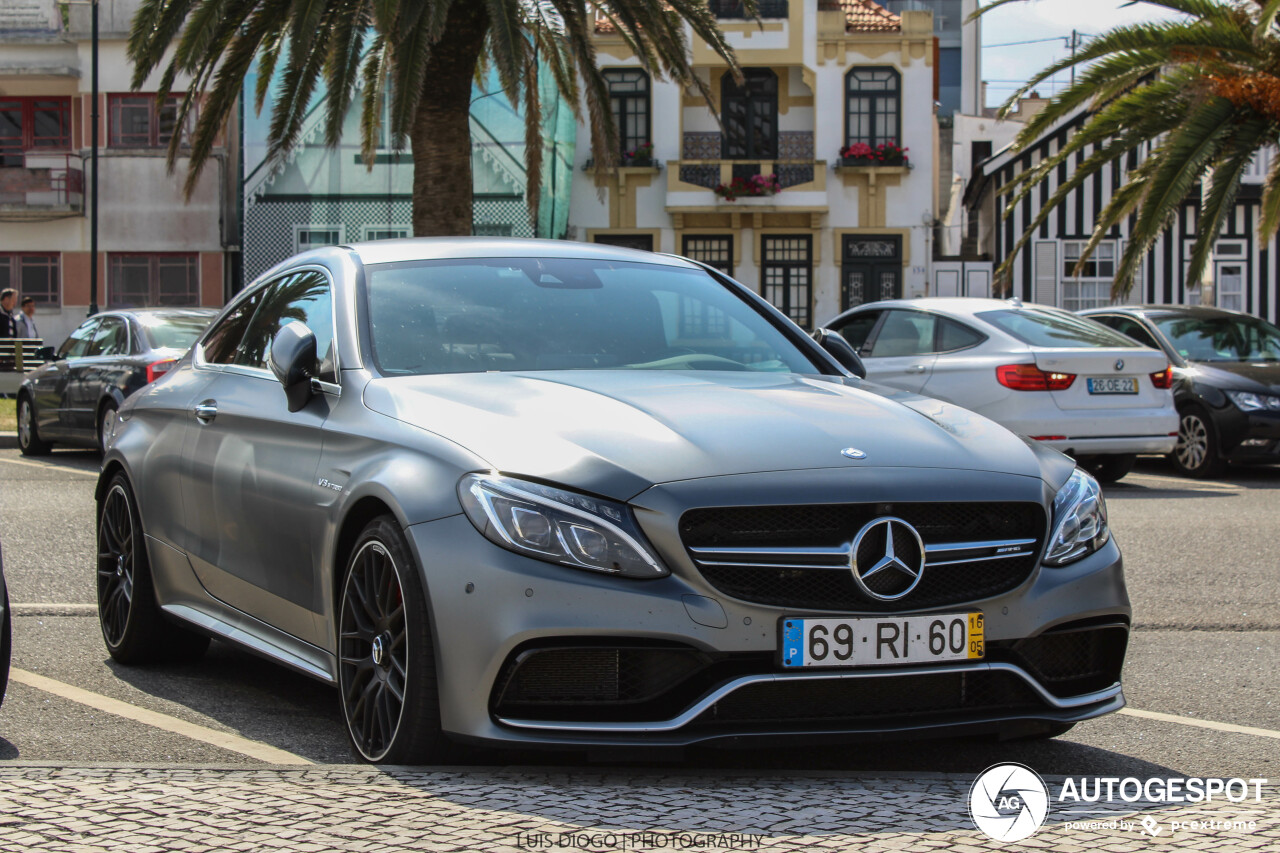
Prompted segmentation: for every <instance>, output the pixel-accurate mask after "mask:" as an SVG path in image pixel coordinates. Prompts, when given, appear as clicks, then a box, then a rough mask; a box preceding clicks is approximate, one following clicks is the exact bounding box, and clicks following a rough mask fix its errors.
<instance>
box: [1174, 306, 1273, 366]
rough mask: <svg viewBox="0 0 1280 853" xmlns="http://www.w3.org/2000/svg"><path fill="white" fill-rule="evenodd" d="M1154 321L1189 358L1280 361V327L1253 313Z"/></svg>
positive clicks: (1176, 348)
mask: <svg viewBox="0 0 1280 853" xmlns="http://www.w3.org/2000/svg"><path fill="white" fill-rule="evenodd" d="M1152 321H1153V322H1154V323H1155V324H1156V326H1157V327H1158V328H1159V329H1160V331H1161V332H1163V333H1164V336H1165V337H1166V338H1168V339H1169V343H1171V344H1173V349H1174V351H1175V352H1176V353H1178V355H1180V356H1182V357H1183V358H1185V359H1186V360H1187V361H1280V329H1277V328H1276V327H1275V326H1273V325H1271V324H1270V323H1267V322H1264V321H1262V320H1258V319H1256V318H1254V317H1187V316H1185V315H1178V314H1170V315H1166V316H1164V317H1153V318H1152Z"/></svg>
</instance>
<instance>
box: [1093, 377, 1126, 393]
mask: <svg viewBox="0 0 1280 853" xmlns="http://www.w3.org/2000/svg"><path fill="white" fill-rule="evenodd" d="M1088 382H1089V393H1090V394H1137V393H1138V380H1137V379H1136V378H1135V377H1132V376H1090V377H1089V380H1088Z"/></svg>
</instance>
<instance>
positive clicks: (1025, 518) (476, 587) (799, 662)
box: [97, 239, 1130, 763]
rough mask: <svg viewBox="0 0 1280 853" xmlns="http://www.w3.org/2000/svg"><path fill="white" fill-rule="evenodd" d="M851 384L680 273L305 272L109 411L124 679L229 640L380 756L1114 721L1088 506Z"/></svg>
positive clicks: (553, 247)
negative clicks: (283, 671)
mask: <svg viewBox="0 0 1280 853" xmlns="http://www.w3.org/2000/svg"><path fill="white" fill-rule="evenodd" d="M842 365H843V366H842ZM858 368H859V362H858V358H857V356H856V354H854V353H853V352H852V351H851V350H850V349H849V347H848V345H847V344H845V343H844V341H843V340H842V339H841V338H840V337H839V336H838V335H830V336H827V337H826V338H825V339H824V341H823V343H821V344H819V343H816V342H815V341H813V340H811V339H810V338H808V337H807V336H806V335H805V334H804V333H803V332H802V331H801V330H800V329H799V328H798V327H796V326H795V325H794V324H792V323H791V322H790V321H788V320H787V319H786V318H785V317H783V315H782V314H780V313H779V312H778V311H777V310H775V309H774V308H773V307H772V306H770V305H769V304H768V303H766V302H765V301H763V300H762V299H760V298H759V297H758V296H756V295H755V294H753V293H752V292H750V291H749V290H748V289H746V288H744V287H742V286H740V285H738V284H736V283H735V282H733V281H731V280H729V279H727V278H725V277H723V276H721V275H720V274H719V273H717V272H715V271H714V270H711V269H710V268H705V267H702V266H700V265H698V264H695V263H693V262H691V261H686V260H683V259H679V258H673V257H666V256H661V255H654V254H649V253H644V252H635V251H630V250H625V249H617V248H611V247H602V246H588V245H583V244H577V243H568V242H561V241H524V240H479V239H453V240H393V241H382V242H377V243H366V244H356V245H352V246H344V247H334V248H327V249H320V250H315V251H311V252H308V253H306V254H303V255H300V256H298V257H296V258H294V259H292V260H290V261H288V262H287V263H285V264H283V265H281V266H280V267H277V268H276V269H275V270H273V271H272V272H270V273H268V274H267V275H265V276H264V277H263V278H262V279H260V280H259V281H258V282H256V283H255V284H254V285H252V286H251V287H249V288H248V289H247V290H246V291H245V292H244V293H242V294H240V296H239V297H237V298H236V299H235V300H234V301H233V302H232V303H231V304H230V305H228V306H227V308H226V309H225V310H224V311H223V313H222V314H221V316H220V317H219V318H218V319H217V320H215V321H214V323H213V324H212V326H211V327H210V329H209V330H208V331H207V332H206V333H205V335H204V336H203V337H202V338H201V340H200V341H199V342H197V344H196V345H195V346H194V347H193V348H192V351H191V353H189V354H188V355H187V356H186V357H185V358H184V359H183V360H182V361H181V362H180V363H179V364H178V365H177V366H176V367H175V368H174V369H173V370H172V371H170V372H169V373H168V374H167V375H166V376H165V377H164V378H163V379H161V380H160V381H158V382H156V383H154V384H152V385H149V386H147V387H146V388H144V389H142V390H141V391H139V392H138V393H136V394H135V395H133V396H132V397H130V398H129V399H128V400H127V401H126V402H125V404H124V406H123V407H122V408H121V410H120V420H121V425H120V427H119V429H118V430H116V432H115V433H114V435H113V441H112V442H111V445H110V447H109V448H108V450H107V454H106V458H105V460H104V466H103V471H102V475H101V479H100V481H99V484H98V489H97V500H98V506H99V519H100V521H99V526H98V539H99V547H98V552H99V556H98V564H97V569H98V571H97V578H98V595H99V611H100V615H101V622H102V631H103V636H104V638H105V640H106V644H107V647H108V649H109V651H110V653H111V655H112V656H113V657H115V658H116V659H117V660H120V661H122V662H126V663H137V662H143V661H148V660H155V659H157V658H174V657H184V656H191V655H195V654H198V653H199V652H200V651H202V650H203V648H204V647H205V645H206V644H207V642H208V639H207V638H208V637H211V636H212V637H217V638H220V639H224V640H229V641H231V642H233V643H237V644H240V645H242V646H244V647H246V648H248V649H251V650H253V651H255V652H257V653H259V654H261V655H264V656H266V657H269V658H271V659H274V660H276V661H279V662H280V663H282V664H284V665H286V666H289V667H292V668H294V669H296V670H298V671H301V672H303V673H306V674H308V675H311V676H314V677H315V678H318V679H321V680H323V681H325V682H329V683H332V684H334V685H336V686H337V687H338V692H339V696H340V702H341V710H342V713H343V715H344V718H345V720H346V722H347V726H348V730H349V732H350V735H351V739H352V741H353V742H354V744H355V747H356V748H357V749H358V750H359V752H360V754H361V755H363V756H364V757H365V758H367V759H369V760H371V761H382V762H400V763H410V762H425V761H431V760H439V759H441V758H443V757H444V756H445V755H446V754H447V752H448V751H449V747H450V745H451V744H452V743H454V742H456V741H459V740H461V741H469V742H473V743H488V744H507V745H520V744H541V745H559V746H565V747H575V748H583V747H585V748H591V747H616V746H652V745H661V744H670V745H681V744H691V743H696V742H703V741H714V740H726V741H727V740H742V739H753V738H786V737H788V736H810V737H815V736H816V737H819V738H821V739H823V740H824V741H825V740H830V739H833V738H837V737H842V736H868V735H870V736H883V735H884V734H894V735H903V734H906V733H916V734H918V733H942V732H954V731H964V732H984V731H985V732H992V733H997V734H1000V735H1002V736H1045V735H1053V734H1056V733H1060V732H1062V731H1065V730H1066V729H1068V728H1070V727H1071V725H1072V724H1074V723H1075V722H1077V721H1079V720H1084V719H1088V718H1091V717H1096V716H1099V715H1101V714H1105V713H1107V712H1110V711H1115V710H1117V709H1118V708H1120V707H1122V706H1123V704H1124V697H1123V694H1122V692H1121V686H1120V680H1119V679H1120V669H1121V664H1122V662H1123V658H1124V653H1125V647H1126V643H1127V639H1128V632H1129V622H1130V608H1129V602H1128V598H1127V595H1126V592H1125V584H1124V577H1123V571H1122V567H1121V558H1120V553H1119V551H1118V549H1117V547H1116V544H1115V542H1114V541H1113V540H1112V538H1111V535H1110V531H1109V529H1108V527H1107V516H1106V507H1105V504H1104V502H1103V499H1102V495H1101V494H1100V491H1099V488H1098V484H1097V482H1096V481H1095V480H1094V479H1093V478H1092V477H1090V476H1089V475H1088V474H1087V473H1085V472H1083V471H1081V470H1079V469H1077V468H1075V466H1074V464H1073V463H1072V462H1071V461H1070V460H1069V459H1067V458H1066V457H1065V456H1062V455H1060V454H1058V453H1057V452H1055V451H1052V450H1050V449H1048V448H1045V447H1042V446H1040V445H1038V444H1036V443H1035V442H1030V441H1026V440H1023V439H1020V438H1018V437H1017V436H1015V435H1014V434H1012V433H1010V432H1008V431H1006V430H1005V429H1004V428H1003V427H1000V426H997V425H996V424H994V423H992V422H991V421H988V420H986V419H985V418H982V417H981V416H978V415H975V414H973V413H972V412H969V411H966V410H964V409H960V408H958V407H956V406H953V405H950V404H947V403H942V402H939V401H937V400H932V399H926V398H924V397H920V396H917V395H913V394H910V393H907V392H903V391H895V390H892V389H889V388H885V387H882V386H875V385H872V384H870V383H867V382H865V381H863V380H861V379H859V378H858V377H857V376H855V375H854V373H855V372H856V371H857V370H858Z"/></svg>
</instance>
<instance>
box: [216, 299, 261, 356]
mask: <svg viewBox="0 0 1280 853" xmlns="http://www.w3.org/2000/svg"><path fill="white" fill-rule="evenodd" d="M261 301H262V291H261V290H259V291H258V292H257V293H255V294H253V295H252V296H250V297H248V298H247V299H245V300H243V301H242V302H240V304H238V305H236V307H235V308H232V309H231V313H229V314H227V315H226V316H225V317H223V318H222V319H221V320H219V321H218V324H217V325H216V326H214V327H213V329H212V330H211V331H210V332H209V334H208V335H207V336H206V337H205V339H204V343H203V344H201V350H202V351H203V353H204V360H205V361H207V362H209V363H210V364H231V363H232V362H233V361H234V360H235V357H236V346H237V345H239V343H240V339H241V338H243V337H244V330H245V329H246V328H247V327H248V326H249V320H250V319H252V318H253V312H254V310H255V309H256V308H257V307H258V303H259V302H261Z"/></svg>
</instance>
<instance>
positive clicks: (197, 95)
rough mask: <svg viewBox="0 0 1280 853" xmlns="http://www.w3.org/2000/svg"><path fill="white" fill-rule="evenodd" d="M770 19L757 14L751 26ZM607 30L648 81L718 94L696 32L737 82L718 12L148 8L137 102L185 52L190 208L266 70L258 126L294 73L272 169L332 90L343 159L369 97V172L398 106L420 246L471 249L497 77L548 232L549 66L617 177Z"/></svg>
mask: <svg viewBox="0 0 1280 853" xmlns="http://www.w3.org/2000/svg"><path fill="white" fill-rule="evenodd" d="M755 6H756V3H755V0H747V8H748V12H749V13H750V14H754V12H755ZM597 18H599V19H601V20H607V21H609V22H610V23H611V24H612V25H613V28H614V30H615V31H616V32H617V33H619V34H620V35H621V36H622V37H623V38H624V39H625V40H626V43H627V45H628V46H629V47H630V49H631V50H632V52H633V53H634V54H635V56H636V59H637V60H638V61H639V62H640V64H641V65H642V66H643V67H644V68H645V70H646V71H649V72H650V73H653V74H659V75H666V76H668V77H670V78H671V79H672V80H674V81H675V82H677V83H680V84H682V85H683V86H685V87H695V88H697V89H699V90H704V89H705V87H704V85H703V84H702V82H701V81H700V80H699V78H698V77H697V75H696V74H694V72H693V69H692V67H691V66H690V55H689V45H688V39H687V37H686V35H685V29H684V24H685V23H686V22H687V23H688V24H689V25H690V26H691V28H692V30H693V32H694V34H696V35H697V36H698V37H700V38H702V39H703V40H704V41H705V42H707V44H708V45H710V46H711V47H712V48H713V49H714V50H715V51H716V52H717V53H718V54H719V55H720V56H721V57H723V58H724V59H725V61H726V62H728V63H729V64H730V67H732V68H735V69H736V63H735V62H734V58H733V50H732V48H730V47H729V45H728V44H727V43H726V41H725V39H724V36H723V35H722V34H721V32H720V29H719V27H718V26H717V24H716V19H715V16H714V15H713V14H712V13H711V11H710V10H709V8H708V5H707V3H706V2H705V0H143V2H142V5H141V6H140V7H139V8H138V12H137V14H136V15H135V16H134V19H133V28H132V32H131V33H130V36H129V58H130V59H131V60H132V61H133V63H134V74H133V86H134V88H135V89H137V88H139V87H140V86H142V84H143V83H144V82H145V81H146V80H147V78H148V76H149V75H150V74H151V73H152V72H154V71H155V70H156V69H157V68H159V67H160V66H161V65H162V64H165V63H166V53H167V52H168V51H169V50H170V48H172V53H171V54H168V59H167V64H165V67H164V71H163V73H162V75H161V81H160V86H159V89H160V97H161V98H163V97H164V96H165V95H166V94H167V93H168V92H169V90H170V88H171V87H172V86H173V83H174V81H175V79H176V78H177V76H178V75H179V74H187V75H190V76H191V78H192V85H191V86H190V87H189V88H188V91H187V93H186V97H185V98H184V99H183V101H182V104H181V106H180V107H179V109H178V116H177V119H178V126H179V127H182V126H185V124H186V121H187V117H188V116H191V115H197V114H198V120H197V122H196V124H195V129H194V132H193V134H192V138H191V140H190V150H189V151H187V150H183V149H181V148H180V143H181V142H182V140H180V139H179V138H178V136H179V135H178V134H175V135H174V140H173V142H172V143H171V144H170V146H169V159H168V162H169V168H170V169H171V170H172V169H174V168H175V164H176V162H177V158H178V157H179V155H180V154H185V155H187V156H189V157H190V163H189V167H188V174H187V181H186V191H187V193H188V194H190V193H191V191H192V190H193V188H194V187H195V184H196V180H197V178H198V177H199V174H200V170H201V169H202V167H203V166H204V164H205V162H206V161H207V160H208V157H209V154H210V152H211V151H212V148H213V144H214V141H215V139H216V138H217V136H218V133H219V131H220V130H221V129H222V128H223V127H224V126H225V124H226V121H227V118H228V117H229V116H230V115H231V112H232V110H233V109H235V106H236V99H237V98H238V97H239V95H240V91H241V89H242V87H243V82H244V78H245V75H246V73H247V72H248V71H249V70H250V67H251V65H252V63H253V61H254V59H255V58H257V60H258V62H259V75H258V85H257V89H256V92H255V93H254V95H255V107H256V109H257V110H258V111H261V110H262V106H263V103H264V101H265V99H266V97H267V95H268V93H269V90H270V84H271V81H272V79H274V77H275V74H276V71H277V69H278V68H279V69H281V70H282V76H281V80H282V83H281V85H280V87H279V90H278V91H277V92H275V93H274V99H275V100H274V107H273V108H272V113H271V122H270V130H269V132H268V145H269V156H271V157H273V158H282V157H284V156H285V155H287V154H288V152H289V151H290V150H291V149H292V148H293V147H294V145H295V144H296V143H297V141H298V135H299V132H300V130H301V127H302V124H303V119H304V117H305V116H306V114H307V110H308V107H309V105H310V103H311V100H312V96H313V95H314V94H315V91H316V87H317V84H319V83H320V81H321V80H323V82H324V85H325V89H326V94H325V99H326V104H325V108H326V113H325V142H326V144H327V145H330V146H336V145H337V144H338V142H339V139H340V137H341V135H342V124H343V119H344V118H345V116H346V113H347V110H348V109H349V108H350V106H351V104H352V102H353V100H354V98H355V93H356V89H357V88H358V87H362V92H361V95H360V97H361V117H360V130H361V146H362V150H363V152H364V158H365V162H366V164H372V162H373V156H374V152H375V149H376V148H377V146H378V140H379V138H380V135H381V133H382V131H383V128H382V127H381V121H382V106H383V102H384V99H385V98H389V99H390V102H389V103H390V109H389V119H388V123H389V125H390V127H389V128H387V130H388V131H389V137H390V139H391V142H392V145H393V146H394V147H396V148H402V147H404V143H405V141H406V140H407V141H408V144H409V147H410V149H411V151H412V156H413V164H414V176H413V230H414V233H415V234H417V235H460V234H470V233H471V206H472V198H471V132H470V124H469V121H468V114H469V111H470V106H471V86H472V81H473V80H474V79H475V78H476V75H477V74H478V73H479V72H480V71H482V70H484V69H485V68H486V67H493V68H494V69H496V71H497V76H498V79H499V80H500V82H501V85H502V88H503V91H504V93H505V94H506V95H507V97H508V98H510V99H511V102H512V103H513V104H518V105H521V106H522V107H523V110H524V113H525V123H526V126H525V138H526V142H527V144H526V146H525V157H526V166H527V170H528V172H527V173H528V175H529V176H530V180H529V185H528V190H527V192H526V196H527V200H528V203H529V208H530V211H531V214H532V215H533V216H535V217H536V212H537V205H538V196H539V180H538V176H539V175H540V174H541V160H542V136H541V126H542V121H541V119H542V104H541V103H540V101H539V91H538V85H537V75H538V69H539V66H542V67H544V68H545V69H547V71H548V72H549V73H550V74H551V75H552V77H553V78H554V80H555V85H556V89H557V90H558V91H559V93H560V95H561V96H563V97H564V98H565V99H566V100H567V101H568V102H569V103H570V104H572V105H573V108H574V110H575V112H577V111H578V110H580V108H581V106H580V105H582V104H585V105H586V110H587V115H588V117H589V119H590V125H591V144H592V146H593V149H594V151H595V160H596V163H597V168H598V169H600V170H602V171H603V170H606V169H608V168H609V167H611V166H612V165H614V164H616V163H617V159H618V141H617V129H616V128H615V127H614V122H613V120H612V112H611V109H610V105H609V90H608V86H607V85H606V83H605V80H604V77H603V76H602V75H601V73H600V71H599V69H598V68H597V67H596V55H595V46H594V44H593V43H592V39H591V36H592V32H593V30H594V28H595V26H596V22H597ZM703 94H704V96H705V95H706V94H707V93H706V92H705V90H704V91H703ZM197 103H199V104H200V108H199V110H196V104H197ZM193 111H195V112H193Z"/></svg>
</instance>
